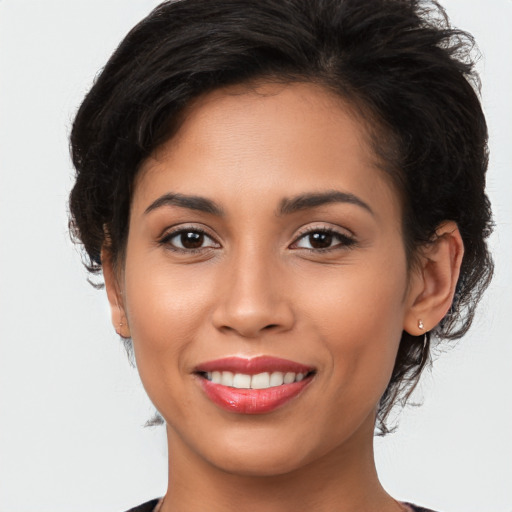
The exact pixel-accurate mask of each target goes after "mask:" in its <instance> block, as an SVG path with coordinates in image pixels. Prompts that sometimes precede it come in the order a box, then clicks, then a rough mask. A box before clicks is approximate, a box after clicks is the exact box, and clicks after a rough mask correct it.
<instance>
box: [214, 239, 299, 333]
mask: <svg viewBox="0 0 512 512" xmlns="http://www.w3.org/2000/svg"><path fill="white" fill-rule="evenodd" d="M227 267H228V268H227V270H226V273H225V276H226V281H225V283H224V286H223V294H222V295H223V296H222V297H219V301H218V303H217V308H216V311H215V314H214V323H215V324H216V327H217V328H220V329H224V330H228V331H236V332H237V333H238V334H239V335H241V336H244V337H258V336H260V335H261V333H262V331H263V330H267V331H268V330H273V331H279V330H286V329H289V328H290V327H291V325H292V324H293V313H292V310H291V304H290V303H289V301H288V297H287V294H286V290H285V289H284V287H283V270H282V268H281V266H280V265H279V257H278V255H276V254H273V251H272V250H271V249H270V248H265V247H262V246H261V245H260V244H257V243H247V244H246V245H245V246H244V247H243V248H239V249H238V250H237V251H234V252H233V254H232V255H231V257H230V258H229V262H228V263H227Z"/></svg>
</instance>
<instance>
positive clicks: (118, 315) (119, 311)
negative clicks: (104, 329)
mask: <svg viewBox="0 0 512 512" xmlns="http://www.w3.org/2000/svg"><path fill="white" fill-rule="evenodd" d="M101 266H102V269H103V278H104V280H105V289H106V291H107V297H108V302H109V304H110V313H111V317H112V324H113V326H114V329H115V330H116V333H117V334H119V336H121V337H122V338H130V336H131V335H130V327H129V325H128V320H127V316H126V312H125V308H124V300H123V293H122V291H121V287H120V284H119V280H118V276H117V273H116V270H115V268H114V264H113V261H112V257H111V253H110V251H109V250H108V249H106V248H103V249H102V250H101Z"/></svg>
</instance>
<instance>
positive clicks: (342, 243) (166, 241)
mask: <svg viewBox="0 0 512 512" xmlns="http://www.w3.org/2000/svg"><path fill="white" fill-rule="evenodd" d="M185 233H196V234H199V235H202V236H203V237H205V238H208V239H209V240H211V241H212V242H213V243H214V244H216V246H217V247H220V244H219V243H218V242H217V241H216V240H215V239H214V238H213V237H212V236H210V235H209V234H208V233H207V232H206V231H205V230H203V229H201V228H198V227H180V228H179V229H176V230H174V231H171V232H169V233H166V234H165V235H164V236H163V237H162V238H161V239H160V240H159V242H158V243H159V244H160V245H165V246H166V247H167V248H168V249H169V250H171V251H174V252H179V253H186V254H196V253H199V252H202V251H204V250H205V249H211V248H217V247H215V246H214V245H210V246H206V247H197V248H188V249H187V248H182V247H176V246H175V245H173V244H172V243H171V240H172V239H173V238H176V237H178V236H180V235H183V234H185ZM317 233H322V234H325V235H330V236H332V237H333V238H335V239H337V240H338V242H339V243H337V244H335V245H334V246H332V247H325V248H314V247H313V248H308V247H294V246H296V245H297V244H298V243H299V242H300V241H301V240H304V239H305V238H306V237H308V236H311V235H313V234H317ZM356 245H357V241H356V240H355V238H354V237H352V236H349V235H346V234H343V233H340V232H338V231H336V230H335V229H331V228H325V227H321V228H309V229H306V230H304V231H302V232H301V233H299V234H298V236H297V237H296V238H295V240H294V241H293V242H292V243H291V244H290V246H289V247H290V248H291V249H295V250H297V249H298V250H301V249H302V250H306V251H309V252H313V253H325V252H330V251H335V250H339V249H350V248H353V247H354V246H356Z"/></svg>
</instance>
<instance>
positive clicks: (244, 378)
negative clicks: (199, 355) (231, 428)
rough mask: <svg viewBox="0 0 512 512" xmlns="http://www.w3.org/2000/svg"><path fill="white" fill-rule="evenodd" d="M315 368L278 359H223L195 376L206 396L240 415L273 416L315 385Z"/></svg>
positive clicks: (199, 369)
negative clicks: (310, 386)
mask: <svg viewBox="0 0 512 512" xmlns="http://www.w3.org/2000/svg"><path fill="white" fill-rule="evenodd" d="M315 373H316V372H315V370H314V369H313V368H311V367H307V366H305V365H302V364H299V363H295V362H293V361H287V360H284V359H279V358H274V357H257V358H252V359H244V358H238V357H232V358H225V359H219V360H216V361H210V362H208V363H204V364H202V365H199V366H198V367H197V369H196V372H195V374H196V375H197V376H198V377H199V383H200V385H201V387H202V389H203V391H204V392H205V393H206V396H207V397H208V398H209V399H210V400H211V401H212V402H213V403H215V404H216V405H218V406H220V407H221V408H223V409H225V410H227V411H230V412H235V413H239V414H263V413H268V412H271V411H273V410H275V409H277V408H278V407H281V406H282V405H284V404H285V403H287V402H289V401H290V400H291V399H292V398H294V397H296V396H298V395H299V394H300V393H301V392H302V391H303V390H304V389H305V388H306V387H307V386H308V385H309V384H310V382H311V381H312V378H313V376H314V375H315Z"/></svg>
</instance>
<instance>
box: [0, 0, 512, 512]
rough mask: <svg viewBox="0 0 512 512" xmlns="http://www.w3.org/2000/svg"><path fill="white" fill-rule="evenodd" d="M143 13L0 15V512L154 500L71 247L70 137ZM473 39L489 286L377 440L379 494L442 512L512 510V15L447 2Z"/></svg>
mask: <svg viewBox="0 0 512 512" xmlns="http://www.w3.org/2000/svg"><path fill="white" fill-rule="evenodd" d="M156 3H157V2H155V1H150V0H130V1H126V0H102V1H98V0H96V1H92V0H87V1H85V0H62V1H57V0H51V1H42V0H0V320H1V321H0V512H18V511H19V512H24V511H31V512H50V511H51V512H60V511H62V512H64V511H66V512H70V511H71V512H82V511H83V512H89V511H91V510H94V511H96V512H103V511H105V512H109V511H110V512H115V511H116V510H117V511H121V510H124V509H127V508H129V507H130V506H134V505H135V504H137V503H139V502H141V501H144V500H146V499H150V498H152V497H156V496H160V495H162V494H163V493H164V492H165V486H166V478H167V476H166V448H165V435H164V430H163V428H156V429H147V428H146V429H144V428H142V425H143V424H144V422H145V421H146V420H147V419H148V418H149V417H150V416H151V414H152V407H151V405H150V404H149V402H148V400H147V398H146V397H145V395H144V393H143V391H142V389H141V385H140V382H139V380H138V377H137V375H136V372H135V371H134V370H133V369H131V368H130V367H129V364H128V362H127V360H126V357H125V354H124V350H123V348H122V345H121V343H120V342H119V340H118V339H117V337H116V335H115V333H114V331H113V329H112V327H111V325H110V321H109V313H108V307H107V302H106V299H105V297H104V292H102V291H96V290H94V289H93V288H92V287H91V286H90V285H88V284H87V282H86V275H85V271H84V270H83V269H82V267H81V265H80V258H79V255H78V253H77V250H76V249H75V248H74V247H73V246H72V245H71V243H70V241H69V239H68V235H67V231H66V229H67V218H66V201H67V194H68V193H69V190H70V187H71V182H72V180H71V177H72V169H71V166H70V162H69V156H68V146H67V136H68V132H69V127H70V124H71V119H72V117H73V113H74V112H75V110H76V108H77V106H78V104H79V102H80V100H81V98H82V97H83V95H84V94H85V92H86V91H87V89H88V88H89V86H90V85H91V82H92V80H93V78H94V75H95V73H96V72H97V71H98V70H99V69H100V68H101V66H102V65H103V64H104V63H105V62H106V60H107V58H108V56H109V55H110V53H111V52H112V50H113V49H114V48H115V46H116V45H117V44H118V43H119V41H120V40H121V38H122V37H123V35H124V34H125V33H126V32H127V30H128V29H129V28H131V26H132V25H133V24H135V22H137V21H138V20H139V19H141V18H142V17H143V16H144V15H145V14H146V13H147V12H149V10H150V9H151V8H152V7H153V6H155V5H156ZM442 3H443V5H445V6H446V8H447V10H448V13H449V14H450V15H451V18H452V21H453V23H454V24H455V25H457V26H460V27H461V28H463V29H466V30H469V31H470V32H472V33H473V34H474V35H475V37H476V39H477V41H478V43H479V45H480V48H481V51H482V53H483V55H484V59H483V61H482V62H481V63H480V65H479V69H480V71H481V72H482V78H483V100H484V106H485V110H486V112H487V115H488V121H489V125H490V135H491V151H492V158H491V164H490V171H489V181H488V183H489V194H490V197H491V200H492V203H493V206H494V210H495V216H496V222H497V230H496V233H495V235H494V236H493V238H492V246H493V248H494V252H495V256H496V263H497V273H496V279H495V281H494V283H493V285H492V287H491V289H490V290H489V292H488V294H487V296H486V298H485V300H484V301H483V304H482V306H481V308H480V311H479V315H478V317H477V321H476V323H475V326H474V328H473V329H472V331H471V332H470V334H468V335H467V336H466V338H465V339H463V341H462V342H460V343H459V344H458V346H457V347H456V348H454V349H452V350H450V351H447V352H446V353H445V354H443V355H442V356H441V357H440V359H439V360H438V361H437V363H436V365H435V367H434V370H433V372H432V375H431V376H426V377H425V378H424V379H423V381H422V385H421V388H420V390H419V393H418V395H417V399H418V400H421V399H422V400H424V405H423V407H421V408H412V409H408V410H406V411H405V413H404V414H403V416H402V421H401V426H400V429H399V431H398V433H396V434H394V435H392V436H389V437H387V438H385V439H382V440H381V439H379V440H377V459H378V468H379V473H380V475H381V478H382V480H383V482H384V484H385V486H386V487H387V489H388V490H389V491H390V492H391V493H392V494H394V495H395V496H396V497H397V498H399V499H409V500H413V501H415V502H417V503H420V504H425V505H429V506H430V507H432V508H434V509H439V510H441V511H443V512H486V511H489V512H491V511H492V512H511V511H512V462H511V461H512V439H511V438H512V410H511V396H510V395H511V389H512V344H511V343H510V341H509V339H508V338H509V332H510V322H511V313H512V308H511V305H512V289H511V286H510V283H511V271H510V267H511V262H512V227H511V219H512V207H511V203H512V201H511V198H512V178H511V165H512V144H511V126H510V124H511V121H512V99H511V93H510V91H512V63H511V57H510V52H511V49H512V31H510V25H511V23H512V2H511V1H510V0H488V1H483V0H478V1H477V0H471V1H470V0H445V1H444V2H442Z"/></svg>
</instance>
